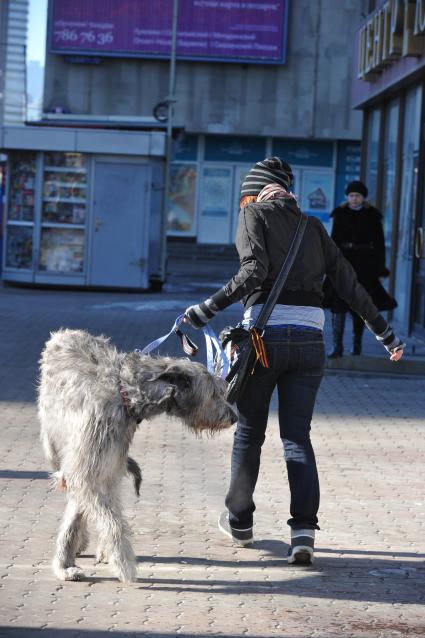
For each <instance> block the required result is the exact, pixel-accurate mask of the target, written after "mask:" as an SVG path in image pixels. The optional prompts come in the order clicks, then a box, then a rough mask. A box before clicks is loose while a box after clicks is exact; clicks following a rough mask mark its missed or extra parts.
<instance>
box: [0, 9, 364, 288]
mask: <svg viewBox="0 0 425 638" xmlns="http://www.w3.org/2000/svg"><path fill="white" fill-rule="evenodd" d="M173 4H174V3H173V2H171V1H170V0H156V2H155V10H153V9H152V2H151V1H150V0H92V1H91V2H89V3H88V2H86V1H85V0H73V2H69V0H49V20H48V29H47V43H46V67H45V86H44V98H43V111H44V116H43V124H44V125H45V126H46V128H45V131H46V135H47V130H48V128H49V127H52V126H53V125H54V126H58V125H59V126H60V127H62V128H63V129H64V131H63V133H64V134H65V129H66V131H68V132H72V129H74V133H75V140H77V141H78V140H80V138H81V139H82V137H83V130H82V127H83V128H84V130H85V129H86V128H90V129H92V130H93V128H95V129H96V131H97V138H96V139H97V142H96V145H95V146H90V147H85V149H86V150H85V151H84V152H83V151H82V150H81V146H78V144H77V141H76V142H75V145H76V146H75V145H74V147H72V145H71V146H69V144H67V145H66V148H65V147H63V146H61V144H60V143H59V141H58V143H57V148H55V147H54V144H53V140H54V136H52V135H49V147H48V148H47V147H45V146H43V142H42V136H41V137H40V134H39V133H37V135H35V131H34V125H32V126H28V127H25V131H23V132H22V133H20V134H19V142H18V141H16V140H17V139H18V136H17V135H16V134H15V133H14V134H13V136H12V137H13V139H14V140H15V146H11V144H10V143H9V144H8V145H7V149H8V154H9V158H10V165H9V168H10V170H9V188H8V193H7V198H8V218H7V223H6V228H7V230H8V235H7V236H6V238H5V242H4V246H5V256H4V268H5V270H4V276H6V277H9V278H10V279H11V280H14V281H17V280H19V281H32V282H35V283H37V282H40V283H43V282H47V280H49V281H56V282H58V283H66V282H69V283H72V282H74V283H78V281H80V282H83V283H84V284H86V285H97V284H96V283H95V282H96V280H95V278H93V276H92V270H93V266H92V264H93V263H94V262H96V253H97V250H98V248H96V246H101V245H102V242H101V241H100V239H101V238H102V236H103V235H104V234H105V233H106V230H107V228H108V224H106V223H104V219H103V217H102V214H103V213H102V211H100V210H99V207H98V206H97V204H96V201H98V200H97V198H96V197H94V196H93V193H94V192H95V190H96V181H95V176H96V162H98V161H101V157H100V155H101V154H102V148H105V149H107V151H106V152H107V154H108V156H110V157H111V156H113V157H114V167H112V163H110V165H109V170H110V172H109V184H110V185H113V184H116V187H117V188H118V187H119V184H121V183H122V180H124V181H125V179H126V170H127V172H128V171H129V170H130V169H131V170H132V167H131V166H130V165H129V162H128V161H127V156H128V152H129V153H130V154H131V155H139V160H140V161H142V160H141V159H140V158H141V157H142V156H145V154H144V153H140V152H139V153H138V151H137V149H136V148H133V147H130V150H129V151H128V152H127V149H123V143H122V141H121V140H120V139H119V135H114V136H112V135H111V133H112V129H113V128H114V123H115V130H114V132H115V133H117V132H118V131H119V130H121V131H125V130H127V131H128V130H129V129H132V130H135V129H136V128H137V127H138V129H139V132H140V134H142V133H143V129H144V130H145V131H146V132H148V131H147V129H149V133H152V131H153V130H154V129H156V133H157V134H158V135H159V134H161V135H164V133H163V131H164V123H160V122H159V121H157V120H156V119H155V118H154V117H153V114H157V113H158V110H157V108H156V107H158V105H161V103H163V102H164V101H166V100H167V99H168V97H169V96H168V86H169V72H170V44H171V37H170V25H171V24H172V20H171V18H172V15H171V8H172V6H173ZM363 4H364V3H363V1H362V0H340V1H339V2H338V3H336V2H335V1H334V0H317V1H316V2H314V3H312V2H310V1H309V0H297V2H293V1H291V0H273V1H272V2H269V1H268V0H250V2H248V3H247V2H240V1H236V0H234V1H233V0H232V1H231V2H229V1H228V0H180V2H179V15H178V20H177V29H176V33H177V71H176V103H175V117H174V120H173V124H174V128H173V131H174V134H173V138H174V140H173V151H172V156H173V157H172V165H171V171H170V173H171V185H170V188H169V191H168V193H167V197H164V199H163V201H165V206H164V207H163V210H164V211H165V215H162V229H163V228H164V226H165V227H166V229H165V230H166V232H167V233H168V240H169V244H171V243H174V245H177V246H178V245H179V242H180V243H181V242H184V243H185V249H187V247H188V246H189V247H191V246H193V247H194V249H195V250H197V249H198V248H199V246H203V245H205V244H213V245H222V246H223V245H226V244H228V245H231V244H233V242H234V236H235V230H236V224H237V218H238V213H239V205H238V204H239V192H240V184H241V181H242V180H243V179H244V176H245V175H246V172H247V171H248V170H249V168H250V167H251V166H252V164H253V163H255V162H256V161H258V160H261V159H263V158H264V157H265V156H269V155H279V156H282V157H284V158H285V159H286V160H287V161H289V162H290V164H291V165H292V166H293V170H294V175H295V185H294V190H295V193H296V195H297V196H298V198H299V201H300V204H301V206H302V208H303V209H304V210H305V211H306V212H307V213H308V214H311V215H316V216H318V217H319V218H320V219H321V220H322V221H323V222H324V224H325V225H327V227H328V228H329V226H330V221H329V214H330V212H331V210H332V208H333V207H334V205H335V204H337V203H339V202H340V201H341V200H342V199H343V198H344V190H345V186H346V184H347V182H348V181H351V180H352V179H356V178H358V177H359V174H360V137H361V122H362V115H361V113H360V112H356V111H353V110H352V108H351V96H350V87H351V74H352V68H353V61H352V52H351V48H350V47H347V42H350V41H352V40H353V38H354V35H355V32H354V29H355V26H356V24H357V23H358V22H359V20H360V13H361V10H362V6H363ZM8 135H9V134H8V132H7V131H5V135H4V136H3V140H5V141H4V143H5V144H7V139H9V138H8ZM102 135H103V136H104V141H103V142H99V136H102ZM133 137H134V136H133ZM136 137H137V136H136ZM136 137H134V139H136ZM35 139H36V140H37V146H34V144H33V146H32V147H31V143H32V142H31V140H35ZM59 139H60V137H58V140H59ZM134 143H135V144H136V142H134ZM40 144H41V146H40ZM114 145H115V146H114ZM136 145H137V144H136ZM77 146H78V152H77ZM31 148H32V151H33V154H32V155H31ZM22 149H24V150H25V152H26V154H25V156H21V155H20V152H21V150H22ZM28 152H30V154H29V155H28ZM72 153H77V154H76V155H72ZM148 157H149V155H148ZM143 161H145V160H143ZM75 162H77V163H78V165H77V164H75ZM121 164H122V166H120V165H121ZM126 167H127V169H126ZM113 171H115V173H114V172H113ZM130 172H131V171H130ZM148 188H149V190H150V191H152V192H155V193H156V196H157V199H156V201H158V202H159V199H160V198H159V195H158V193H160V194H161V195H162V196H163V195H164V194H163V190H164V186H163V184H162V191H161V185H158V182H157V181H156V182H155V184H153V183H152V184H151V185H150V186H149V185H148ZM136 199H137V198H136ZM96 206H97V208H96ZM160 207H161V205H160V203H158V208H160ZM136 210H139V209H136ZM145 210H152V209H151V208H149V207H148V208H147V209H145ZM116 214H117V215H119V214H120V212H119V211H118V209H117V213H116ZM128 214H129V215H130V211H128ZM28 216H29V217H28ZM136 217H137V215H136ZM154 226H155V227H158V225H157V224H156V222H155V224H154ZM18 227H19V228H18ZM24 227H25V228H24ZM121 228H124V227H123V226H122V227H121ZM49 229H50V230H49ZM162 229H161V231H160V235H161V236H158V237H157V244H158V245H161V246H162V247H164V244H165V242H164V236H165V233H164V232H163V230H162ZM139 230H140V229H139ZM139 230H137V233H139ZM121 232H124V231H123V230H122V231H121ZM158 232H159V229H158ZM105 241H106V238H105ZM123 241H124V243H125V238H123ZM148 243H149V242H148ZM152 245H153V244H152ZM99 250H100V248H99ZM124 252H125V251H124ZM159 252H161V264H162V266H161V267H160V268H159V273H160V275H159V276H160V277H162V276H163V274H164V251H163V250H162V251H159ZM115 254H116V251H111V255H112V257H113V258H115V257H114V255H115ZM116 258H117V260H118V256H117V257H116ZM143 259H144V257H140V256H139V258H138V259H136V261H138V262H140V263H141V262H142V261H143ZM93 260H94V261H93ZM133 261H134V260H133ZM116 268H120V269H122V268H124V265H122V264H121V265H120V264H119V263H118V261H117V265H116ZM125 268H126V271H127V272H128V273H130V272H131V268H130V264H127V265H125ZM113 271H114V269H113V268H112V269H111V273H112V272H113ZM115 271H116V269H115ZM152 274H155V273H152ZM126 277H127V275H124V274H123V276H122V277H121V279H120V283H119V284H116V283H115V280H114V281H112V280H111V281H110V282H109V283H110V285H121V286H126V283H125V282H126ZM77 280H78V281H77ZM101 285H106V286H107V285H108V281H107V280H103V283H102V284H101ZM129 286H133V284H132V283H130V282H129Z"/></svg>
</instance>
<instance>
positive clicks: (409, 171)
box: [394, 87, 422, 330]
mask: <svg viewBox="0 0 425 638" xmlns="http://www.w3.org/2000/svg"><path fill="white" fill-rule="evenodd" d="M421 94H422V91H421V87H417V88H415V89H412V90H411V91H409V92H408V93H407V95H406V102H405V110H404V126H403V147H402V165H401V198H400V214H399V224H398V240H397V263H396V280H395V297H396V299H397V301H398V307H397V308H396V310H395V312H394V316H395V319H396V321H397V322H399V323H400V324H401V326H402V327H403V329H405V330H409V328H410V326H409V321H410V304H409V300H410V298H411V289H412V267H413V243H414V232H415V209H416V197H417V186H418V167H419V141H420V112H421Z"/></svg>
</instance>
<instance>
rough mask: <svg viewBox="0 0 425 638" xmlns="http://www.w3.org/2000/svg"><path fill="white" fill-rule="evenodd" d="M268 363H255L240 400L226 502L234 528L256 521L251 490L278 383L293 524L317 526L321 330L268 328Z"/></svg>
mask: <svg viewBox="0 0 425 638" xmlns="http://www.w3.org/2000/svg"><path fill="white" fill-rule="evenodd" d="M264 340H265V343H266V349H267V354H268V358H269V363H270V367H269V368H263V367H262V366H261V365H260V364H258V363H257V366H256V369H255V372H254V374H253V375H252V376H251V377H250V379H249V381H248V384H247V387H246V390H245V391H244V393H243V395H242V397H241V398H240V400H239V401H238V410H239V420H238V425H237V428H236V432H235V436H234V442H233V451H232V471H231V482H230V488H229V492H228V494H227V496H226V507H227V508H228V510H229V523H230V525H231V526H232V527H234V528H236V529H246V528H249V527H251V526H252V524H253V513H254V511H255V504H254V500H253V494H254V490H255V485H256V483H257V478H258V472H259V469H260V455H261V446H262V445H263V443H264V440H265V432H266V427H267V420H268V413H269V404H270V399H271V396H272V393H273V390H274V388H275V387H276V386H277V389H278V397H279V428H280V437H281V439H282V442H283V446H284V453H285V461H286V467H287V473H288V479H289V488H290V491H291V506H290V513H291V518H290V519H289V520H288V524H289V525H290V526H291V527H292V528H293V529H301V528H309V529H318V525H317V522H318V519H317V511H318V509H319V499H320V493H319V479H318V475H317V468H316V460H315V457H314V452H313V447H312V445H311V441H310V423H311V418H312V414H313V409H314V404H315V400H316V394H317V391H318V389H319V386H320V382H321V380H322V376H323V368H324V362H325V348H324V343H323V335H322V333H321V332H320V331H319V330H314V329H311V328H303V327H291V326H288V327H280V328H279V327H276V328H274V327H270V328H266V331H265V334H264Z"/></svg>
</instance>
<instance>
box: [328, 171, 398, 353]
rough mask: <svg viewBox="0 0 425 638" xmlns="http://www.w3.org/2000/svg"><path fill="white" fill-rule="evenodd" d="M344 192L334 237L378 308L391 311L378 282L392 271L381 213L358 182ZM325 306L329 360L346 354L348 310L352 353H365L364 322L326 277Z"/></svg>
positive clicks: (390, 300) (335, 215) (391, 301)
mask: <svg viewBox="0 0 425 638" xmlns="http://www.w3.org/2000/svg"><path fill="white" fill-rule="evenodd" d="M345 194H346V195H347V201H346V202H344V203H343V204H341V206H338V207H337V208H335V210H334V211H333V212H332V213H331V217H332V218H333V226H332V233H331V237H332V239H333V240H334V242H335V243H336V245H337V246H338V247H339V248H340V250H341V252H342V254H343V255H344V257H345V258H346V259H347V260H348V261H349V262H350V264H351V265H352V267H353V268H354V270H355V271H356V274H357V279H358V281H359V282H360V283H361V285H362V286H363V287H364V288H365V289H366V291H367V292H368V293H369V295H370V296H371V298H372V301H373V303H374V304H375V306H376V307H377V308H378V310H392V309H393V308H395V307H396V306H397V302H396V301H395V299H393V298H392V297H390V295H389V294H388V293H387V291H386V290H385V288H384V287H383V286H382V284H381V282H380V281H379V278H380V277H387V276H388V274H389V271H388V269H387V268H386V266H385V241H384V233H383V230H382V215H381V213H380V212H379V210H378V209H377V208H375V207H374V206H372V205H371V204H369V202H368V201H367V200H366V197H367V195H368V190H367V188H366V186H365V185H364V184H363V183H362V182H359V181H355V182H351V183H350V184H348V186H347V188H346V191H345ZM324 292H325V302H324V306H325V307H327V308H330V309H331V311H332V333H333V349H332V351H331V352H330V354H329V355H328V356H329V358H330V359H336V358H338V357H342V355H343V354H344V348H343V339H344V327H345V318H346V313H347V312H349V313H350V314H351V317H352V321H353V347H352V350H351V354H352V355H359V354H361V352H362V338H363V331H364V326H365V324H364V321H363V319H362V318H361V317H360V316H359V315H358V313H357V312H355V310H353V309H351V308H349V306H348V304H347V303H346V302H345V301H344V300H343V299H341V296H340V295H338V292H337V291H336V290H335V287H334V286H333V285H332V283H331V282H330V280H329V278H327V279H326V281H325V284H324Z"/></svg>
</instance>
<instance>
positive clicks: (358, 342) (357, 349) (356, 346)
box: [351, 337, 362, 356]
mask: <svg viewBox="0 0 425 638" xmlns="http://www.w3.org/2000/svg"><path fill="white" fill-rule="evenodd" d="M361 353H362V339H361V337H360V339H359V338H358V337H354V339H353V349H352V351H351V354H352V355H354V356H358V355H360V354H361Z"/></svg>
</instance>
